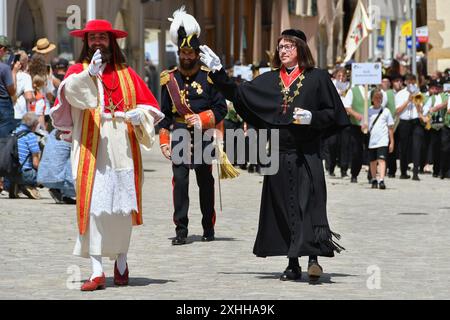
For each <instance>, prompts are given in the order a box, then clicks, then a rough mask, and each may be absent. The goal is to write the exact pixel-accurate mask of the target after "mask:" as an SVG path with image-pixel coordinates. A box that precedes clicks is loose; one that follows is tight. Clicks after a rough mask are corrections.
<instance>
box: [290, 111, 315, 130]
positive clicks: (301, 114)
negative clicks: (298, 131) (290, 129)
mask: <svg viewBox="0 0 450 320" xmlns="http://www.w3.org/2000/svg"><path fill="white" fill-rule="evenodd" d="M294 120H295V121H296V123H297V124H299V125H305V126H307V125H310V124H311V121H312V113H311V112H310V111H308V110H304V109H300V108H295V111H294Z"/></svg>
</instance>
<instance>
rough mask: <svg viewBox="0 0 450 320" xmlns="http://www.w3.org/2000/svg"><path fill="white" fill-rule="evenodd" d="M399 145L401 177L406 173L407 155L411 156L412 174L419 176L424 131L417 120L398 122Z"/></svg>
mask: <svg viewBox="0 0 450 320" xmlns="http://www.w3.org/2000/svg"><path fill="white" fill-rule="evenodd" d="M398 131H399V140H400V141H399V144H400V146H399V147H400V170H401V174H402V175H406V174H407V173H408V164H409V161H408V158H409V157H408V155H409V151H411V154H412V162H413V164H414V169H413V174H414V175H417V174H419V168H420V164H421V154H422V153H421V151H422V143H423V139H424V135H425V129H424V127H423V126H422V125H421V124H420V121H419V119H414V120H400V123H399V125H398Z"/></svg>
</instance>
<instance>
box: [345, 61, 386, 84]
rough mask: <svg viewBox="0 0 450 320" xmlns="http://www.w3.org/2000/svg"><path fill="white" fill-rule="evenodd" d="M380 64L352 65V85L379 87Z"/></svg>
mask: <svg viewBox="0 0 450 320" xmlns="http://www.w3.org/2000/svg"><path fill="white" fill-rule="evenodd" d="M381 73H382V66H381V63H353V64H352V85H355V86H357V85H366V84H368V85H380V84H381Z"/></svg>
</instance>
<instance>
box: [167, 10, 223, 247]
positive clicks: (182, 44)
mask: <svg viewBox="0 0 450 320" xmlns="http://www.w3.org/2000/svg"><path fill="white" fill-rule="evenodd" d="M186 16H187V17H189V18H190V19H186ZM192 19H193V17H192V16H190V15H187V14H186V13H185V12H184V9H181V10H178V11H177V12H175V14H174V22H173V24H172V26H173V25H174V24H176V25H177V26H180V25H181V27H179V29H178V30H176V31H177V33H176V34H173V33H172V41H173V42H178V48H179V52H178V54H179V57H180V65H179V67H177V68H175V69H173V70H170V71H164V72H163V73H162V74H161V86H162V90H161V110H162V112H163V113H164V114H165V115H166V118H165V119H164V120H163V121H162V122H161V123H160V127H161V130H160V145H161V152H162V153H163V155H164V156H165V157H166V158H167V159H169V160H172V161H173V201H174V207H175V211H174V217H173V221H174V223H175V225H176V237H175V239H173V241H172V244H173V245H183V244H186V238H187V236H188V223H189V219H188V210H189V172H190V170H192V169H193V170H195V174H196V177H197V184H198V186H199V193H200V209H201V212H202V215H203V219H202V226H203V237H202V241H213V240H214V225H215V221H216V213H215V210H214V178H213V175H212V165H211V164H210V163H209V164H208V163H206V162H205V159H203V157H202V159H201V161H199V160H198V159H197V158H195V159H194V154H195V155H197V154H198V152H197V151H198V149H197V148H200V151H201V152H202V154H203V151H205V149H206V148H208V150H210V148H211V144H212V143H213V137H212V136H211V135H209V134H208V133H205V132H206V131H207V130H209V129H213V128H215V127H216V125H217V124H219V123H220V122H222V121H223V119H224V118H225V116H226V114H227V105H226V101H225V98H224V97H223V96H222V95H221V94H220V93H219V92H218V91H217V90H216V89H215V88H214V86H212V81H211V79H210V78H209V70H208V69H207V68H205V67H201V66H200V58H199V53H200V50H199V47H200V42H199V40H198V36H199V34H200V27H199V26H198V24H197V25H196V26H194V27H193V26H192V25H187V23H191V22H192ZM194 21H195V20H194ZM171 29H173V28H171ZM186 30H195V31H196V32H194V33H190V34H187V32H186ZM171 31H173V30H171ZM171 129H172V130H173V131H175V130H188V131H189V135H190V139H175V138H174V139H172V141H171V138H170V130H171ZM195 130H198V132H200V135H201V136H202V139H201V141H200V142H199V143H198V142H197V140H196V141H194V140H193V138H194V131H195ZM179 132H180V131H178V132H177V133H179ZM176 136H178V134H177V135H176ZM172 137H174V135H172ZM180 144H182V145H181V146H182V147H183V148H180ZM175 147H176V148H177V150H179V149H183V150H182V152H180V153H177V154H174V155H173V156H174V158H172V150H173V149H174V148H175ZM185 150H187V151H188V152H190V155H184V154H183V153H184V151H185ZM174 153H175V152H174ZM175 156H180V157H183V159H186V158H187V159H189V161H183V162H182V163H181V164H180V161H177V160H180V159H175ZM186 156H187V157H186Z"/></svg>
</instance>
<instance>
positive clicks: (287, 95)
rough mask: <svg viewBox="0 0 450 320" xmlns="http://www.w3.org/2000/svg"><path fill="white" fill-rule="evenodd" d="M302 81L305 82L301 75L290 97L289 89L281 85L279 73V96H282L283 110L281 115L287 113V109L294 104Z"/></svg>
mask: <svg viewBox="0 0 450 320" xmlns="http://www.w3.org/2000/svg"><path fill="white" fill-rule="evenodd" d="M303 80H305V76H304V74H303V73H302V74H301V75H300V77H299V78H298V80H297V84H296V85H297V88H296V89H295V91H294V95H293V96H291V95H290V94H291V88H290V87H288V88H286V87H285V86H284V83H283V79H282V78H281V73H280V87H281V94H282V95H283V105H282V106H281V107H282V108H283V114H285V113H286V112H287V109H288V108H289V105H290V104H291V103H292V102H294V100H295V98H297V97H298V95H299V94H300V88H301V87H302V86H303Z"/></svg>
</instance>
